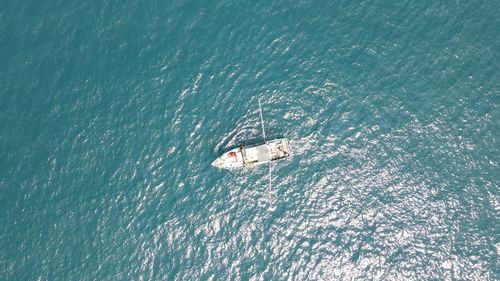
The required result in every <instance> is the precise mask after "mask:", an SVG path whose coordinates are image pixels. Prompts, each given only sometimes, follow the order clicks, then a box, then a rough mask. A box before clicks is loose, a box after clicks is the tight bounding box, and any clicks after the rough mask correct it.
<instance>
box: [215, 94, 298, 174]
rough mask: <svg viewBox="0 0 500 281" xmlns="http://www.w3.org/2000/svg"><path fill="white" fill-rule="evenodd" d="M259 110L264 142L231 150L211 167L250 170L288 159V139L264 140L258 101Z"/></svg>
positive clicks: (262, 121)
mask: <svg viewBox="0 0 500 281" xmlns="http://www.w3.org/2000/svg"><path fill="white" fill-rule="evenodd" d="M259 110H260V120H261V125H262V136H263V139H264V142H261V143H257V144H253V145H248V146H245V145H241V146H240V147H237V148H233V149H231V150H229V151H227V152H225V153H223V154H222V155H221V156H219V157H218V158H217V159H215V160H214V161H213V162H212V166H214V167H217V168H220V169H237V168H250V167H255V166H258V165H262V164H267V163H269V164H271V162H273V161H277V160H281V159H285V158H288V157H290V151H289V141H288V139H286V138H277V139H271V140H266V133H265V131H264V119H263V117H262V106H261V103H260V99H259ZM269 169H271V167H269Z"/></svg>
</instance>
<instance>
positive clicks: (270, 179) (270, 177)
mask: <svg viewBox="0 0 500 281" xmlns="http://www.w3.org/2000/svg"><path fill="white" fill-rule="evenodd" d="M259 112H260V124H261V126H262V138H264V143H267V141H266V131H265V130H264V118H263V117H262V105H261V104H260V98H259ZM269 157H270V158H271V151H269ZM272 184H273V178H272V163H271V161H269V193H270V192H271V189H272Z"/></svg>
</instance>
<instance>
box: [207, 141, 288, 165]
mask: <svg viewBox="0 0 500 281" xmlns="http://www.w3.org/2000/svg"><path fill="white" fill-rule="evenodd" d="M288 147H289V144H288V140H287V139H285V138H280V139H273V140H269V141H266V142H264V143H260V144H254V145H249V146H243V145H242V146H240V147H237V148H234V149H231V150H229V151H227V152H226V153H224V154H222V155H221V156H220V157H219V158H217V159H215V161H214V162H212V166H214V167H217V168H222V169H234V168H243V167H246V168H249V167H254V166H257V165H262V164H267V163H270V162H271V161H276V160H280V159H284V158H287V157H289V156H290V152H289V150H288Z"/></svg>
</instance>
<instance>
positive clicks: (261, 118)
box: [259, 98, 266, 142]
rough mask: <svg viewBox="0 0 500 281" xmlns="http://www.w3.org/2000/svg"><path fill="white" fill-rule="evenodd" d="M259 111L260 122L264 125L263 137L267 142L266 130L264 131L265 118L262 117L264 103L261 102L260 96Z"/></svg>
mask: <svg viewBox="0 0 500 281" xmlns="http://www.w3.org/2000/svg"><path fill="white" fill-rule="evenodd" d="M259 112H260V124H261V125H262V138H263V139H264V142H266V131H264V118H263V117H262V105H261V104H260V98H259Z"/></svg>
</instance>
